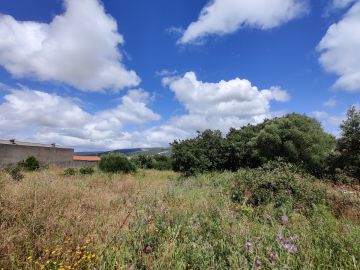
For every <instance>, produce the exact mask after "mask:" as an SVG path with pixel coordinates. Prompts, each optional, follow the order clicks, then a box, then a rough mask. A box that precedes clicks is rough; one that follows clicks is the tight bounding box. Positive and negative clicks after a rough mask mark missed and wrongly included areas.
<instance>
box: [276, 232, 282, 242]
mask: <svg viewBox="0 0 360 270" xmlns="http://www.w3.org/2000/svg"><path fill="white" fill-rule="evenodd" d="M276 240H277V241H282V240H283V236H282V235H281V234H280V233H278V234H277V235H276Z"/></svg>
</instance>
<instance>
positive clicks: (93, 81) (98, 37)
mask: <svg viewBox="0 0 360 270" xmlns="http://www.w3.org/2000/svg"><path fill="white" fill-rule="evenodd" d="M64 4H65V12H64V13H63V14H61V15H58V16H55V17H54V18H53V20H52V21H51V22H50V23H49V24H47V23H39V22H33V21H17V20H16V19H14V18H13V17H12V16H9V15H1V14H0V65H2V66H4V67H5V69H6V70H7V71H8V72H10V73H11V74H12V75H14V76H16V77H30V78H35V79H38V80H51V81H58V82H64V83H67V84H69V85H72V86H74V87H77V88H79V89H81V90H85V91H103V90H104V89H112V90H119V89H122V88H124V87H133V86H136V85H138V84H139V82H140V79H139V77H138V76H137V75H136V73H135V72H134V71H132V70H127V69H126V68H125V66H124V64H123V63H122V60H123V55H122V53H121V51H120V50H119V49H118V45H123V44H124V38H123V36H122V35H121V34H119V33H118V31H117V23H116V21H115V20H114V19H113V18H112V17H111V16H110V15H108V14H106V12H105V9H104V7H103V6H102V5H101V4H100V3H99V2H98V0H64Z"/></svg>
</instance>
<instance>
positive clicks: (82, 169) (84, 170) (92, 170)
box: [79, 166, 95, 174]
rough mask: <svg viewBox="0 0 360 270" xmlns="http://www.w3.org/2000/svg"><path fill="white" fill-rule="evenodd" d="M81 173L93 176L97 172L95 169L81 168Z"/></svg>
mask: <svg viewBox="0 0 360 270" xmlns="http://www.w3.org/2000/svg"><path fill="white" fill-rule="evenodd" d="M79 172H80V174H93V173H94V172H95V169H94V167H90V166H87V167H82V168H80V170H79Z"/></svg>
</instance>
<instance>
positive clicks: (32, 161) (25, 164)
mask: <svg viewBox="0 0 360 270" xmlns="http://www.w3.org/2000/svg"><path fill="white" fill-rule="evenodd" d="M18 166H20V167H22V168H23V169H24V170H27V171H30V172H33V171H36V170H38V169H39V168H40V163H39V161H38V160H37V159H36V157H34V156H29V157H28V158H27V159H25V160H23V161H21V162H19V163H18Z"/></svg>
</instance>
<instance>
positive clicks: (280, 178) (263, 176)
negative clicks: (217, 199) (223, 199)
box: [231, 162, 327, 212]
mask: <svg viewBox="0 0 360 270" xmlns="http://www.w3.org/2000/svg"><path fill="white" fill-rule="evenodd" d="M315 181H316V180H315V179H314V178H313V177H312V176H310V175H307V174H306V173H304V172H303V171H302V170H299V169H298V168H297V167H296V166H294V165H291V164H286V163H281V162H279V163H275V162H273V163H271V164H269V165H265V166H263V167H261V168H258V169H242V170H240V171H239V172H238V173H236V174H235V177H234V179H233V185H232V187H231V196H232V200H233V201H235V202H238V203H240V204H245V205H250V206H266V205H270V204H271V205H272V206H273V207H275V208H277V209H281V210H294V209H297V210H300V211H303V212H308V210H311V209H313V207H314V206H315V205H326V204H327V203H326V199H325V198H326V196H325V195H326V194H325V192H324V191H323V190H322V189H321V188H320V187H319V186H317V185H316V182H315Z"/></svg>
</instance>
